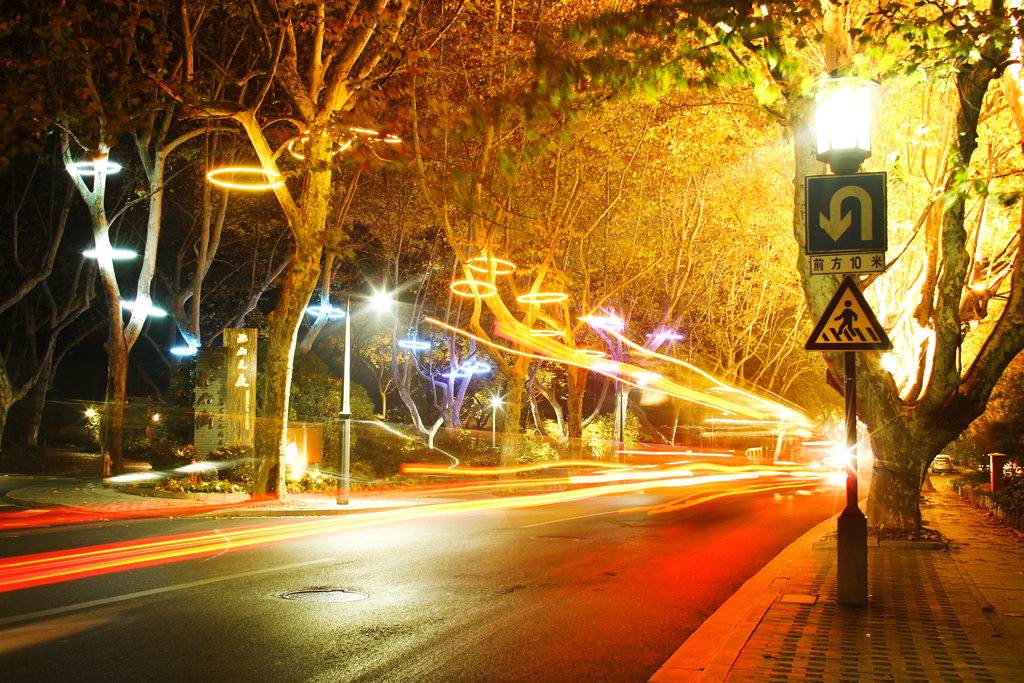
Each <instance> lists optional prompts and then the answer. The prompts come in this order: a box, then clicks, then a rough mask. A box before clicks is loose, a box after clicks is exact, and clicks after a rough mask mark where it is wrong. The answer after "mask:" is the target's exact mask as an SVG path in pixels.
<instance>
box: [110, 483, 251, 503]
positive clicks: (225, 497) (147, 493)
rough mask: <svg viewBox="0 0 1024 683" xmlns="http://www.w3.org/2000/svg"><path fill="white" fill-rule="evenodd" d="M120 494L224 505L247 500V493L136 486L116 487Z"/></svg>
mask: <svg viewBox="0 0 1024 683" xmlns="http://www.w3.org/2000/svg"><path fill="white" fill-rule="evenodd" d="M116 488H117V490H118V491H120V492H121V493H124V494H127V495H129V496H138V497H140V498H166V499H171V500H214V501H221V502H225V503H241V502H243V501H246V500H249V494H248V493H217V492H216V491H214V492H212V493H187V492H185V491H181V492H179V491H157V490H155V489H144V488H139V487H137V486H118V487H116Z"/></svg>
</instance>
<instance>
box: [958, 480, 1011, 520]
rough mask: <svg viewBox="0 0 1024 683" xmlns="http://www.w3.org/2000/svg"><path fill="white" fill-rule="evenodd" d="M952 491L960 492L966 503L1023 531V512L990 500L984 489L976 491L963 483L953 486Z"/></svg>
mask: <svg viewBox="0 0 1024 683" xmlns="http://www.w3.org/2000/svg"><path fill="white" fill-rule="evenodd" d="M953 490H954V491H956V492H957V493H959V494H960V496H961V497H962V498H963V499H964V500H966V501H967V502H968V503H970V504H971V505H973V506H974V507H976V508H981V509H983V510H988V511H989V512H990V513H992V516H993V517H995V518H996V519H997V520H999V523H1000V524H1003V525H1004V526H1008V527H1010V528H1011V529H1016V530H1017V531H1024V514H1021V513H1020V512H1016V511H1014V510H1007V509H1005V508H1004V507H1003V506H1002V505H1000V504H999V503H997V502H995V501H994V500H992V498H991V496H989V495H988V493H987V492H985V491H978V490H976V489H975V488H974V487H973V486H968V485H966V484H965V485H963V486H960V487H954V488H953Z"/></svg>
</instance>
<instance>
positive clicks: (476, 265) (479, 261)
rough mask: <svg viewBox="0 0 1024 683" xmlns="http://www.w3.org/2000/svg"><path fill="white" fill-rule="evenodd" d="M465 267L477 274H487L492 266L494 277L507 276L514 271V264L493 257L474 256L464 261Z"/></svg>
mask: <svg viewBox="0 0 1024 683" xmlns="http://www.w3.org/2000/svg"><path fill="white" fill-rule="evenodd" d="M466 266H467V267H469V269H470V270H475V271H476V272H478V273H489V272H491V267H492V266H493V267H494V274H495V275H508V274H509V273H511V272H512V271H514V270H515V269H516V264H514V263H512V262H511V261H506V260H505V259H501V258H497V257H495V256H474V257H473V258H471V259H469V260H468V261H466Z"/></svg>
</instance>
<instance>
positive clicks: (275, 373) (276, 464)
mask: <svg viewBox="0 0 1024 683" xmlns="http://www.w3.org/2000/svg"><path fill="white" fill-rule="evenodd" d="M319 277H320V249H319V248H313V249H310V250H308V251H306V252H305V253H300V252H299V247H298V246H297V247H296V254H295V261H294V262H293V263H292V267H291V268H289V269H288V275H287V276H286V277H285V281H284V286H283V287H282V289H281V294H280V295H279V297H278V299H277V306H276V307H275V308H274V312H273V313H272V314H271V317H270V340H269V343H268V350H267V362H266V366H265V367H266V369H265V371H264V374H265V382H266V384H265V387H266V388H265V394H264V397H263V418H262V419H261V420H259V422H258V426H257V429H256V461H257V470H256V481H255V483H254V485H253V495H254V496H260V497H270V498H281V497H284V496H285V495H286V494H287V486H286V483H285V477H284V474H285V473H284V464H283V462H282V460H281V456H282V455H283V453H284V450H285V446H286V445H287V444H286V430H287V428H288V399H289V393H290V388H291V378H292V367H293V365H294V360H295V346H296V342H297V339H298V334H299V325H300V324H301V322H302V316H303V315H305V312H306V305H307V304H308V303H309V298H310V296H312V294H313V290H314V288H315V287H316V284H317V280H318V279H319Z"/></svg>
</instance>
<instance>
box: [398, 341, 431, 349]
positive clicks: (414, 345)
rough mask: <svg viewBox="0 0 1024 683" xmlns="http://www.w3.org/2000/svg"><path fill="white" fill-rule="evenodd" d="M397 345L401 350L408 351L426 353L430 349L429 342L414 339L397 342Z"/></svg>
mask: <svg viewBox="0 0 1024 683" xmlns="http://www.w3.org/2000/svg"><path fill="white" fill-rule="evenodd" d="M398 345H399V346H400V347H401V348H403V349H409V350H410V351H426V350H427V349H429V348H430V342H428V341H423V340H422V339H414V338H409V339H402V340H401V341H399V342H398Z"/></svg>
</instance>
